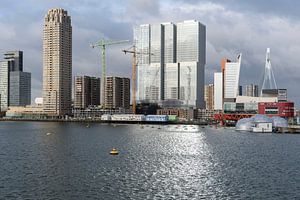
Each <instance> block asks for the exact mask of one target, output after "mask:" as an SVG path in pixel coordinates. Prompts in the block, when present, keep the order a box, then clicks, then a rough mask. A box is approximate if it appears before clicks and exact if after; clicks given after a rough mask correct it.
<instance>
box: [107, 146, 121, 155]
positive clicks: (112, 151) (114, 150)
mask: <svg viewBox="0 0 300 200" xmlns="http://www.w3.org/2000/svg"><path fill="white" fill-rule="evenodd" d="M109 154H110V155H118V154H119V152H118V150H117V149H116V148H113V149H112V150H111V151H110V152H109Z"/></svg>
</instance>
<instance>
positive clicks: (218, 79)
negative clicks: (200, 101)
mask: <svg viewBox="0 0 300 200" xmlns="http://www.w3.org/2000/svg"><path fill="white" fill-rule="evenodd" d="M222 109H223V73H222V72H218V73H214V110H222Z"/></svg>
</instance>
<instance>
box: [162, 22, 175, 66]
mask: <svg viewBox="0 0 300 200" xmlns="http://www.w3.org/2000/svg"><path fill="white" fill-rule="evenodd" d="M163 25H164V62H165V63H175V62H176V26H175V24H173V23H163Z"/></svg>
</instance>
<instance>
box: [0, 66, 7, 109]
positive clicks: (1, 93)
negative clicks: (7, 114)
mask: <svg viewBox="0 0 300 200" xmlns="http://www.w3.org/2000/svg"><path fill="white" fill-rule="evenodd" d="M8 106H9V67H8V62H7V61H1V68H0V108H1V111H6V110H7V108H8Z"/></svg>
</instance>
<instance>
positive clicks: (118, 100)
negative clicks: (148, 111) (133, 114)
mask: <svg viewBox="0 0 300 200" xmlns="http://www.w3.org/2000/svg"><path fill="white" fill-rule="evenodd" d="M104 103H105V108H108V109H118V108H126V109H129V108H130V79H129V78H123V77H113V76H107V77H106V84H105V100H104Z"/></svg>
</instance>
